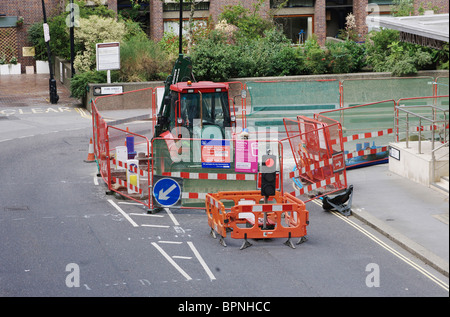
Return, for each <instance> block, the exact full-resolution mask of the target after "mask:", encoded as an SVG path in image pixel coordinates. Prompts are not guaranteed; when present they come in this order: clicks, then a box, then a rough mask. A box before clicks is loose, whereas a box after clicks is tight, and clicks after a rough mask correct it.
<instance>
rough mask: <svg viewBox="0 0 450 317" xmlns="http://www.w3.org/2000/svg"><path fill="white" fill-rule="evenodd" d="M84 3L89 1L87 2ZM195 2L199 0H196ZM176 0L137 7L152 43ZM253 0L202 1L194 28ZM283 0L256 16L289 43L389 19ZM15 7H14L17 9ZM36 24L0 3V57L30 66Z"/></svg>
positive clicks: (168, 24) (371, 9)
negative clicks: (30, 36)
mask: <svg viewBox="0 0 450 317" xmlns="http://www.w3.org/2000/svg"><path fill="white" fill-rule="evenodd" d="M87 1H88V2H89V1H91V0H87ZM101 1H102V2H103V4H104V5H106V6H108V8H109V9H112V10H114V11H116V12H118V11H119V10H122V9H124V8H126V7H127V6H129V3H130V1H129V0H101ZM197 1H199V0H197ZM177 2H178V1H177V0H164V2H163V1H161V0H151V1H150V3H145V2H142V4H141V8H142V9H141V13H142V16H141V18H142V22H143V23H144V25H146V30H147V33H148V35H149V37H151V38H152V39H154V40H156V41H158V40H160V39H161V38H162V37H163V34H164V32H165V31H169V30H172V31H174V32H178V26H177V24H178V17H179V4H178V3H177ZM186 2H187V1H185V5H186V7H185V9H184V10H185V12H184V20H185V21H187V19H188V16H189V12H188V11H189V6H188V4H187V3H186ZM255 2H256V0H203V1H202V2H200V3H199V4H197V6H196V11H195V15H194V19H195V21H196V22H197V23H201V22H202V21H206V20H208V19H209V18H212V19H213V21H216V22H217V20H218V17H219V15H220V13H221V12H222V11H223V8H224V7H225V6H227V5H236V4H239V3H242V4H243V6H244V7H246V8H249V9H250V8H252V4H254V3H255ZM281 2H283V0H264V5H263V7H262V9H261V11H260V14H262V15H265V16H269V15H270V16H273V18H274V20H275V21H276V22H277V23H278V24H279V25H281V26H282V27H283V30H284V32H285V34H286V35H287V36H288V37H289V38H290V39H291V40H292V41H293V42H294V43H297V42H298V41H304V40H306V39H307V38H308V37H309V36H311V35H312V34H315V35H317V38H318V40H319V42H320V43H321V44H323V43H324V42H325V39H326V37H335V36H336V35H337V34H338V32H339V30H340V29H343V28H345V18H346V16H347V15H348V14H349V13H353V15H354V16H355V20H356V29H357V33H358V35H359V36H360V39H361V40H363V39H364V35H365V34H366V33H367V26H366V21H365V19H366V16H367V15H368V14H386V15H389V14H390V5H391V4H392V2H393V1H392V0H289V1H288V2H287V5H286V6H285V7H283V8H281V9H280V8H277V7H278V5H279V3H281ZM18 3H20V5H18ZM67 3H69V0H45V4H46V11H47V17H50V16H52V15H55V14H58V13H60V12H62V11H63V10H65V6H66V4H67ZM430 3H431V6H432V7H433V6H434V7H437V8H438V12H436V13H448V12H449V2H448V0H414V8H415V11H416V12H415V13H416V14H417V13H418V10H419V8H420V7H423V8H425V9H427V8H428V6H429V4H430ZM19 17H23V18H24V23H23V25H16V22H17V21H18V19H19ZM39 21H42V0H1V1H0V57H1V55H2V54H4V55H6V58H7V59H8V58H11V57H12V56H13V55H14V56H17V57H18V59H19V62H20V63H21V64H22V72H24V70H25V66H33V65H34V58H33V57H30V56H24V55H27V54H24V49H23V47H28V46H29V43H27V28H28V27H29V26H30V25H31V24H33V23H35V22H39Z"/></svg>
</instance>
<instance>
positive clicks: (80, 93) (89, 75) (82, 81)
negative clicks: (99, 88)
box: [70, 71, 106, 98]
mask: <svg viewBox="0 0 450 317" xmlns="http://www.w3.org/2000/svg"><path fill="white" fill-rule="evenodd" d="M104 82H106V72H105V71H102V72H98V71H87V72H84V73H77V74H75V75H74V76H73V77H72V79H71V80H70V93H71V95H72V97H74V98H83V97H84V96H85V95H86V89H87V87H88V84H89V83H104Z"/></svg>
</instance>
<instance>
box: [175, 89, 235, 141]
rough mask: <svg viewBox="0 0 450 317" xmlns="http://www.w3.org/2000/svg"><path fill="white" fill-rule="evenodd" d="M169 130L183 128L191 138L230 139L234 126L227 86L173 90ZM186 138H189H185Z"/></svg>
mask: <svg viewBox="0 0 450 317" xmlns="http://www.w3.org/2000/svg"><path fill="white" fill-rule="evenodd" d="M170 90H171V98H170V103H171V109H172V110H173V111H171V116H170V120H169V129H170V130H171V131H173V128H175V127H177V128H178V127H184V128H186V129H185V131H186V130H187V131H189V136H190V137H192V138H203V139H227V138H229V137H230V136H231V135H230V128H231V127H233V126H234V125H235V118H234V116H231V115H230V107H229V103H228V102H229V98H228V84H226V83H214V82H209V81H203V82H202V81H201V82H197V83H192V82H191V81H187V82H180V83H177V84H174V85H171V86H170ZM183 136H184V137H186V135H185V134H184V135H183Z"/></svg>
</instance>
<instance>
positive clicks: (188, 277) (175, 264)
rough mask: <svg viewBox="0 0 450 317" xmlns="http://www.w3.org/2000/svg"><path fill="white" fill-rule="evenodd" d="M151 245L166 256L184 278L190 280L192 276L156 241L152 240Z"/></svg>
mask: <svg viewBox="0 0 450 317" xmlns="http://www.w3.org/2000/svg"><path fill="white" fill-rule="evenodd" d="M152 245H153V246H154V247H155V248H156V249H157V250H158V251H159V252H160V253H161V254H162V255H163V256H164V257H165V258H166V260H167V261H169V263H170V264H172V266H173V267H174V268H176V269H177V270H178V272H180V273H181V275H183V276H184V277H185V278H186V280H188V281H190V280H192V278H191V277H190V276H189V275H188V274H187V273H186V272H185V271H184V270H183V269H182V268H181V267H180V266H179V265H178V264H177V263H176V262H175V261H174V260H173V259H172V258H171V257H170V256H169V255H168V254H167V253H166V252H165V251H164V250H163V249H162V248H161V247H160V246H159V245H158V244H157V243H156V242H152Z"/></svg>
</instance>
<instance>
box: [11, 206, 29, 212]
mask: <svg viewBox="0 0 450 317" xmlns="http://www.w3.org/2000/svg"><path fill="white" fill-rule="evenodd" d="M27 210H30V208H29V207H28V206H6V207H5V211H27Z"/></svg>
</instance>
